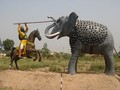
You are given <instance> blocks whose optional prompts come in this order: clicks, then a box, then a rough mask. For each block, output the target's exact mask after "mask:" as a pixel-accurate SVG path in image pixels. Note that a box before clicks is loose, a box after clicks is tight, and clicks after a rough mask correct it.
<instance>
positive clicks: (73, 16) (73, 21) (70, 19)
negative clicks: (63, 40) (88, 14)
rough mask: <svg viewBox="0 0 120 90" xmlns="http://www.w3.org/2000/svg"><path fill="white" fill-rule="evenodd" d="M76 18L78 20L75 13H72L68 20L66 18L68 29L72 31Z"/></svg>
mask: <svg viewBox="0 0 120 90" xmlns="http://www.w3.org/2000/svg"><path fill="white" fill-rule="evenodd" d="M77 18H78V15H77V14H76V13H75V12H72V13H71V14H70V15H69V18H68V23H69V25H70V26H69V29H73V28H74V27H75V24H76V20H77Z"/></svg>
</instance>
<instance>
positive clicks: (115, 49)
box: [114, 47, 120, 58]
mask: <svg viewBox="0 0 120 90" xmlns="http://www.w3.org/2000/svg"><path fill="white" fill-rule="evenodd" d="M114 50H115V53H116V54H117V56H118V57H119V58H120V55H119V54H118V52H117V50H116V49H115V47H114Z"/></svg>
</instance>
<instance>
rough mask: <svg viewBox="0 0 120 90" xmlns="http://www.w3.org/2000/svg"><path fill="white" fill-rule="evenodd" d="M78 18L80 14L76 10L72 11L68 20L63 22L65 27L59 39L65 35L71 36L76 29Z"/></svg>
mask: <svg viewBox="0 0 120 90" xmlns="http://www.w3.org/2000/svg"><path fill="white" fill-rule="evenodd" d="M77 18H78V15H77V14H76V13H75V12H72V13H71V14H70V15H69V17H68V19H67V21H66V22H65V23H64V24H63V28H62V31H61V33H60V35H59V37H58V39H59V38H61V37H63V36H69V34H70V33H71V32H72V30H74V27H75V24H76V20H77Z"/></svg>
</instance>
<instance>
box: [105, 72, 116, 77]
mask: <svg viewBox="0 0 120 90" xmlns="http://www.w3.org/2000/svg"><path fill="white" fill-rule="evenodd" d="M105 74H106V75H109V76H115V72H113V71H108V72H105Z"/></svg>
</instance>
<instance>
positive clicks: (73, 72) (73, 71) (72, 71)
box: [68, 69, 76, 75]
mask: <svg viewBox="0 0 120 90" xmlns="http://www.w3.org/2000/svg"><path fill="white" fill-rule="evenodd" d="M68 74H71V75H74V74H76V71H75V70H73V69H72V70H71V69H69V70H68Z"/></svg>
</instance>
